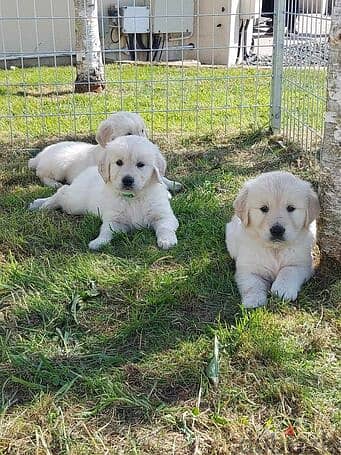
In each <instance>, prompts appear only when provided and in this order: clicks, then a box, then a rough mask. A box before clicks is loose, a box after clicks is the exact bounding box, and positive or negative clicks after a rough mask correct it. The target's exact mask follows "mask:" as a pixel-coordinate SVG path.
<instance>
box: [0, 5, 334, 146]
mask: <svg viewBox="0 0 341 455" xmlns="http://www.w3.org/2000/svg"><path fill="white" fill-rule="evenodd" d="M79 3H83V4H84V10H85V8H86V6H87V4H89V3H92V4H93V3H94V2H93V1H92V2H89V1H87V0H82V1H81V2H79ZM97 3H98V25H99V37H100V44H101V56H102V59H103V67H104V79H105V86H106V87H105V90H104V91H102V92H101V93H91V92H88V93H76V92H75V79H76V69H75V66H76V64H77V59H81V58H83V57H84V56H82V55H81V54H80V53H79V50H77V47H76V37H75V20H76V19H77V18H78V20H79V18H80V19H81V20H83V21H84V23H85V30H86V36H85V38H84V40H85V41H86V40H87V38H88V37H89V36H90V35H91V33H92V30H91V27H90V23H89V20H88V19H89V18H87V17H86V16H85V15H83V16H81V17H80V16H79V15H76V14H75V9H74V1H73V0H59V1H58V2H55V1H53V0H25V1H24V0H1V1H0V40H1V43H2V44H1V49H0V51H1V52H0V68H1V70H0V140H1V142H2V143H3V144H7V145H12V146H19V145H20V146H22V144H25V147H28V148H29V147H33V146H34V144H35V143H36V142H37V141H38V140H41V139H43V140H52V139H63V138H65V137H84V136H87V135H92V134H93V133H94V132H95V130H96V128H97V125H98V123H99V122H100V121H101V120H103V119H104V118H105V117H106V116H108V115H109V114H110V113H112V112H113V111H117V110H130V111H135V112H139V113H141V115H142V116H143V117H144V118H145V120H146V123H147V124H148V127H149V132H150V135H151V136H152V137H155V136H158V135H162V136H164V137H170V136H176V137H179V138H181V139H184V138H191V137H199V136H205V135H208V134H211V135H212V134H213V135H219V134H225V135H226V134H234V133H238V132H241V131H246V130H250V129H251V130H255V129H260V128H261V129H268V128H269V127H270V122H271V114H273V100H274V96H277V98H278V97H279V100H280V106H279V107H280V109H281V112H282V123H281V125H280V127H281V130H282V131H283V133H284V134H285V136H286V137H287V138H288V139H290V140H293V141H295V142H298V143H299V144H300V145H301V146H302V147H305V148H307V149H309V148H313V147H314V146H315V145H316V144H317V143H318V141H319V140H320V139H321V137H322V129H323V112H324V105H325V89H326V87H325V80H326V62H327V58H328V44H327V33H328V28H329V24H330V16H329V13H330V11H329V10H328V7H329V5H328V4H326V2H323V1H318V0H311V1H309V0H302V1H298V0H289V1H286V2H285V1H283V0H280V1H279V3H282V5H284V6H283V8H282V9H281V10H280V11H279V10H278V11H277V14H278V18H279V21H277V23H276V27H277V26H278V24H279V26H280V25H281V24H282V26H283V24H284V26H283V34H282V35H281V36H279V35H277V40H274V32H273V17H274V12H275V16H276V8H278V2H276V1H275V2H273V1H272V2H271V1H266V0H263V1H260V0H239V1H224V2H222V1H215V0H163V1H162V0H124V1H123V0H122V1H120V0H98V2H97ZM308 4H309V5H310V6H309V5H308ZM313 4H314V5H313ZM294 19H295V20H294ZM281 21H282V22H281ZM277 32H278V29H277ZM275 36H276V30H275ZM280 48H281V49H282V54H283V59H282V62H281V67H282V72H280V74H275V72H274V71H273V65H272V63H273V61H274V62H276V61H277V64H278V59H277V57H278V50H279V49H280ZM277 66H278V65H277ZM274 67H275V66H274ZM282 75H283V76H282ZM281 76H282V79H281V80H279V82H280V83H277V84H275V85H276V87H277V88H276V87H275V89H274V84H272V81H273V78H274V77H275V78H276V79H277V78H281ZM277 82H278V81H277ZM274 90H277V92H276V91H275V92H274ZM278 90H280V93H278Z"/></svg>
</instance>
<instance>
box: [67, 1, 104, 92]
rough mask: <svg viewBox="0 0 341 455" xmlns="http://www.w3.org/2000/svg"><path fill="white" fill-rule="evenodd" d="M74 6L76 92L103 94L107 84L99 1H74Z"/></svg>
mask: <svg viewBox="0 0 341 455" xmlns="http://www.w3.org/2000/svg"><path fill="white" fill-rule="evenodd" d="M74 6H75V32H76V69H77V77H76V80H75V92H76V93H83V92H101V91H102V90H103V89H104V87H105V83H104V67H103V61H102V53H101V42H100V39H99V30H98V16H97V11H98V8H97V0H74Z"/></svg>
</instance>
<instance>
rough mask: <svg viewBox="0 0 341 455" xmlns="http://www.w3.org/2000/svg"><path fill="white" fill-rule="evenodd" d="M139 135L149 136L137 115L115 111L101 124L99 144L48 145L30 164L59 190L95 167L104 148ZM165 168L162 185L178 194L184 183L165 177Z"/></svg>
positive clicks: (162, 171) (97, 136) (46, 182)
mask: <svg viewBox="0 0 341 455" xmlns="http://www.w3.org/2000/svg"><path fill="white" fill-rule="evenodd" d="M129 135H137V136H143V137H147V130H146V125H145V123H144V121H143V119H142V118H141V117H140V115H138V114H135V113H134V112H124V111H121V112H116V113H114V114H112V115H111V116H110V117H109V118H107V119H106V120H104V121H103V122H101V123H100V125H99V128H98V131H97V134H96V140H97V142H98V144H99V145H93V144H88V143H86V142H71V141H64V142H58V143H57V144H53V145H49V146H48V147H46V148H44V149H43V150H42V151H41V152H40V153H38V155H37V156H36V157H34V158H32V159H30V160H29V162H28V167H29V168H30V169H35V170H36V174H37V176H38V177H39V178H40V180H41V181H42V182H43V183H44V184H45V185H47V186H50V187H52V188H60V187H61V186H62V185H63V183H72V182H73V180H74V179H75V178H76V177H77V175H79V174H80V173H81V172H82V171H84V170H85V169H86V168H88V167H90V166H96V165H97V163H98V160H99V159H100V158H101V153H102V148H103V147H105V146H106V144H107V143H108V142H110V141H112V140H113V139H115V138H117V137H119V136H129ZM165 172H166V166H165V167H164V168H162V169H160V175H161V177H162V180H163V183H164V184H165V185H166V186H167V188H168V189H169V190H173V191H179V190H180V189H181V184H180V183H178V182H174V181H172V180H168V179H167V178H166V177H164V175H165Z"/></svg>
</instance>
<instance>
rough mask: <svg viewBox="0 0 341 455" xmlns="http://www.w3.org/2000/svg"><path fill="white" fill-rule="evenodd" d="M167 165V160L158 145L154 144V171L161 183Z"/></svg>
mask: <svg viewBox="0 0 341 455" xmlns="http://www.w3.org/2000/svg"><path fill="white" fill-rule="evenodd" d="M166 167H167V163H166V160H165V159H164V157H163V156H162V154H161V152H160V150H159V149H158V147H157V146H156V145H154V172H155V174H156V178H157V179H158V181H159V182H160V183H163V182H162V178H161V177H162V176H163V175H165V173H166Z"/></svg>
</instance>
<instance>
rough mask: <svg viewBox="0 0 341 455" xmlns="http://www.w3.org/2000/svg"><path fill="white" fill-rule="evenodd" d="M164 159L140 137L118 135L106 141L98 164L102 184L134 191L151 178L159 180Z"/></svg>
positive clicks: (164, 166) (164, 163)
mask: <svg viewBox="0 0 341 455" xmlns="http://www.w3.org/2000/svg"><path fill="white" fill-rule="evenodd" d="M165 169H166V161H165V159H164V158H163V156H162V155H161V153H160V150H159V149H158V147H157V146H156V145H155V144H153V143H152V142H150V141H149V140H148V139H146V138H144V137H141V136H122V137H118V138H117V139H115V140H114V141H112V142H109V144H107V146H106V147H105V149H104V153H103V156H102V158H101V160H100V162H99V164H98V170H99V173H100V174H101V176H102V178H103V180H104V182H105V183H109V184H111V185H112V186H113V187H114V189H115V190H116V191H118V192H129V193H132V194H134V193H138V192H139V191H141V190H142V189H143V188H144V187H146V186H147V185H148V184H150V183H151V182H152V181H153V180H154V181H155V180H156V181H158V182H160V183H162V180H161V175H163V174H164V172H165Z"/></svg>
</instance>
